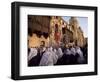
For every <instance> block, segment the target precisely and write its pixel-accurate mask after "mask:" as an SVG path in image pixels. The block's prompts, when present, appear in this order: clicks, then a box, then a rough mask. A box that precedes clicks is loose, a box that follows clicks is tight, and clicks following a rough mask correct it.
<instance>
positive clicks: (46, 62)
mask: <svg viewBox="0 0 100 82" xmlns="http://www.w3.org/2000/svg"><path fill="white" fill-rule="evenodd" d="M50 65H51V66H52V65H53V59H52V54H51V52H50V49H49V48H47V49H46V51H45V52H44V53H43V56H42V58H41V60H40V64H39V66H50Z"/></svg>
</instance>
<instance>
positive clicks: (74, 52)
mask: <svg viewBox="0 0 100 82" xmlns="http://www.w3.org/2000/svg"><path fill="white" fill-rule="evenodd" d="M70 51H71V54H73V55H74V56H75V55H76V50H75V48H74V47H72V48H71V50H70Z"/></svg>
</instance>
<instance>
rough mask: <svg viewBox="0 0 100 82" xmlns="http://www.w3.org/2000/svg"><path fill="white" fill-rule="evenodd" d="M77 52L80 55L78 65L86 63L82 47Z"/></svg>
mask: <svg viewBox="0 0 100 82" xmlns="http://www.w3.org/2000/svg"><path fill="white" fill-rule="evenodd" d="M76 52H77V53H78V54H79V58H78V63H83V62H84V56H83V52H82V51H81V49H80V47H76Z"/></svg>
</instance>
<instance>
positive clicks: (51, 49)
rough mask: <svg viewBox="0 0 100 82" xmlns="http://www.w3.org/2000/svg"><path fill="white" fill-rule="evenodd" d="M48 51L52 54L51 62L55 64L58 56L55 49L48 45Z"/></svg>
mask: <svg viewBox="0 0 100 82" xmlns="http://www.w3.org/2000/svg"><path fill="white" fill-rule="evenodd" d="M50 52H51V54H52V59H53V64H56V63H57V60H58V56H57V54H56V50H55V49H54V50H53V48H52V47H50Z"/></svg>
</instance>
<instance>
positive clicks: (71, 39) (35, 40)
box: [28, 15, 84, 47]
mask: <svg viewBox="0 0 100 82" xmlns="http://www.w3.org/2000/svg"><path fill="white" fill-rule="evenodd" d="M30 35H31V36H30ZM28 41H29V42H28V45H29V47H39V46H40V45H41V44H40V43H41V41H44V42H45V46H64V45H68V44H70V43H73V44H77V45H78V46H84V35H83V31H82V30H81V27H80V26H79V22H78V20H77V18H76V17H71V18H70V20H69V21H68V22H66V21H65V20H64V19H62V17H61V16H33V15H32V16H28Z"/></svg>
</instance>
